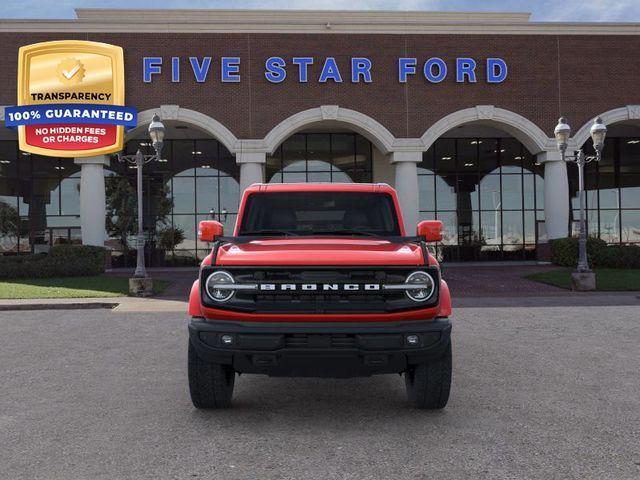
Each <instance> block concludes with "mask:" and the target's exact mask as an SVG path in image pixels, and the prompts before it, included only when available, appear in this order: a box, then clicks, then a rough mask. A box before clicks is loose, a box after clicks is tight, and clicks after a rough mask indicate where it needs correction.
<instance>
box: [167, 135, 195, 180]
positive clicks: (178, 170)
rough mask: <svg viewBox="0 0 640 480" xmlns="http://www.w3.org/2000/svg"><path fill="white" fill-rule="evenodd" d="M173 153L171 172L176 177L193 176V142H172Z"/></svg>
mask: <svg viewBox="0 0 640 480" xmlns="http://www.w3.org/2000/svg"><path fill="white" fill-rule="evenodd" d="M171 143H172V146H173V152H172V157H171V170H172V171H173V172H175V173H174V175H176V176H193V175H194V174H195V170H194V165H195V164H194V157H196V156H198V155H196V154H195V152H197V150H196V149H195V142H194V141H193V140H173V141H172V142H171Z"/></svg>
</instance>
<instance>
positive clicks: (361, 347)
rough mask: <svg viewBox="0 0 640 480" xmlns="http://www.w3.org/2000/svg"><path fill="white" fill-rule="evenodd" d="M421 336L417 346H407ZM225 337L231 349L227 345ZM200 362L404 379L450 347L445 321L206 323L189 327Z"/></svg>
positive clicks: (273, 371)
mask: <svg viewBox="0 0 640 480" xmlns="http://www.w3.org/2000/svg"><path fill="white" fill-rule="evenodd" d="M407 335H417V336H418V338H419V342H418V344H417V345H409V344H408V343H407V339H406V337H407ZM223 336H230V337H231V338H232V343H231V344H230V345H225V344H223V342H222V337H223ZM189 338H190V341H191V343H192V344H193V346H194V347H195V349H196V352H197V353H198V356H200V357H201V358H203V359H205V360H207V361H210V362H215V363H220V364H225V365H232V366H233V368H234V369H235V370H236V371H237V372H240V373H261V374H266V375H271V376H294V377H361V376H369V375H374V374H380V373H400V372H403V371H405V370H406V369H407V368H408V367H409V366H410V365H415V364H417V363H421V362H424V361H428V360H429V359H432V358H437V357H439V356H441V355H442V354H443V352H444V350H445V348H446V347H447V345H448V344H449V342H450V341H451V322H450V321H449V320H448V319H446V318H438V319H433V320H423V321H406V322H389V323H387V322H372V323H272V322H270V323H257V322H232V321H226V320H224V321H216V320H203V319H199V318H194V319H192V320H191V322H190V324H189Z"/></svg>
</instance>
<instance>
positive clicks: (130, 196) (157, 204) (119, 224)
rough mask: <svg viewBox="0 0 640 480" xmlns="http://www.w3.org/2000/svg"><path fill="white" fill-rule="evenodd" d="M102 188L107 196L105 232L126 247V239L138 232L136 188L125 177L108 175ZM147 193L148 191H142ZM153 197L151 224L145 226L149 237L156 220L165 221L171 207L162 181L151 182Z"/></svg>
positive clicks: (127, 248)
mask: <svg viewBox="0 0 640 480" xmlns="http://www.w3.org/2000/svg"><path fill="white" fill-rule="evenodd" d="M105 191H106V200H107V218H106V227H107V232H109V235H111V236H112V237H115V238H118V239H119V240H120V244H121V245H122V249H123V250H124V251H125V252H126V251H128V250H129V244H128V241H127V239H128V238H129V237H130V236H132V235H136V234H137V233H138V201H137V198H138V197H137V193H136V190H135V188H133V186H132V185H131V183H130V182H129V180H128V179H127V178H126V177H116V176H112V177H108V178H106V179H105ZM145 194H147V195H149V192H145ZM150 194H151V196H152V200H151V202H150V205H151V209H152V211H151V219H152V220H153V221H152V223H151V225H150V226H147V230H148V231H149V238H151V239H154V237H155V226H156V224H158V223H161V224H166V223H167V217H168V216H169V214H170V213H171V209H172V208H173V200H172V199H171V196H170V192H169V188H168V187H167V185H165V184H164V183H160V184H153V183H152V184H151V192H150Z"/></svg>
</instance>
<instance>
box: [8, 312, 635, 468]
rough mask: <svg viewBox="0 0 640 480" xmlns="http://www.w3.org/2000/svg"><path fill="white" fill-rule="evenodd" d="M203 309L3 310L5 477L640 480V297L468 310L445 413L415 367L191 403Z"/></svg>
mask: <svg viewBox="0 0 640 480" xmlns="http://www.w3.org/2000/svg"><path fill="white" fill-rule="evenodd" d="M186 321H187V318H186V315H183V314H180V313H122V312H117V311H108V310H84V311H55V312H52V311H39V312H0V382H1V383H0V385H1V387H0V388H1V395H0V445H1V448H0V479H11V480H14V479H29V480H33V479H56V480H57V479H61V480H75V479H83V480H84V479H110V480H112V479H139V478H141V479H142V478H145V479H146V478H149V479H185V478H207V479H225V480H226V479H271V478H273V479H302V478H304V479H314V478H322V479H324V480H327V479H349V478H353V479H369V478H371V479H396V478H397V479H404V480H406V479H431V478H436V479H449V478H451V479H464V478H469V479H494V478H495V479H498V478H500V479H502V478H505V479H507V478H509V479H515V478H518V479H521V478H522V479H525V478H526V479H538V478H539V479H545V480H548V479H556V478H557V479H573V478H576V479H578V478H579V479H591V478H594V479H599V480H601V479H616V480H619V479H638V478H640V375H639V373H638V372H640V347H639V344H640V308H639V307H638V306H625V307H549V308H524V307H516V308H461V309H457V310H456V311H455V324H454V362H455V363H454V379H453V390H452V396H451V400H450V403H449V406H448V407H447V408H446V410H444V411H442V412H424V411H417V410H413V409H412V408H411V407H410V406H409V405H408V404H407V403H406V401H405V396H404V385H403V382H402V379H401V378H400V377H398V376H382V377H373V378H368V379H354V380H318V379H272V378H266V377H259V376H243V377H241V378H240V379H239V380H238V382H237V384H236V395H235V406H234V408H232V409H230V410H226V411H214V412H201V411H197V410H195V409H194V408H193V407H192V406H191V403H190V401H189V397H188V390H187V379H186V346H187V343H186V342H187V335H186Z"/></svg>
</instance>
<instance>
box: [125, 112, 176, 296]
mask: <svg viewBox="0 0 640 480" xmlns="http://www.w3.org/2000/svg"><path fill="white" fill-rule="evenodd" d="M164 134H165V128H164V124H163V123H162V122H161V121H160V117H159V116H158V115H157V114H156V115H154V116H153V118H152V120H151V124H150V125H149V138H151V142H152V145H153V149H154V150H155V153H154V154H153V155H143V153H142V152H141V151H140V149H138V151H137V152H136V153H135V155H122V154H120V153H119V154H118V161H120V162H127V163H130V164H132V165H135V168H136V170H137V194H138V235H137V237H136V249H137V251H138V252H137V253H138V256H137V261H136V271H135V273H134V278H137V279H140V278H147V270H146V268H145V265H144V233H143V231H142V227H143V222H142V220H143V208H142V206H143V204H142V166H143V165H144V164H145V163H149V162H151V161H153V160H160V159H161V156H160V154H161V152H162V145H163V142H164ZM134 283H135V282H134ZM130 285H132V283H131V282H130ZM132 290H133V287H132ZM148 293H150V292H148Z"/></svg>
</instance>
